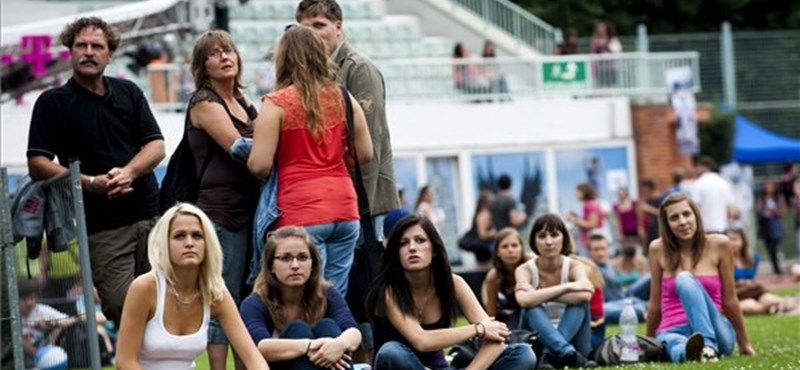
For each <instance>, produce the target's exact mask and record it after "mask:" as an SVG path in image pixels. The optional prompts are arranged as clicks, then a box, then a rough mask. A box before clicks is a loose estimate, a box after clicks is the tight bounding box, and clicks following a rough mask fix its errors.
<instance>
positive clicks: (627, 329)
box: [619, 299, 641, 363]
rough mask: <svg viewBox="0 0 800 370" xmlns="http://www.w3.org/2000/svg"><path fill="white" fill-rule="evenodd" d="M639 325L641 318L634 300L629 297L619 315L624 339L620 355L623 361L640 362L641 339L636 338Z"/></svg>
mask: <svg viewBox="0 0 800 370" xmlns="http://www.w3.org/2000/svg"><path fill="white" fill-rule="evenodd" d="M638 325H639V318H638V317H637V316H636V310H634V309H633V300H631V299H627V300H626V302H625V308H624V309H623V310H622V314H621V315H620V316H619V328H620V337H621V339H622V348H621V352H622V353H620V355H619V360H620V362H622V363H635V362H639V354H640V352H641V348H639V340H638V339H636V327H637V326H638Z"/></svg>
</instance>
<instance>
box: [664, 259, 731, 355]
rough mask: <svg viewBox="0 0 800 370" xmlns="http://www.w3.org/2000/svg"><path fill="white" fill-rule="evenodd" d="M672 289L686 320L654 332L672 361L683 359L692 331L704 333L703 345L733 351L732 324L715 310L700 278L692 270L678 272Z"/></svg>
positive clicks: (725, 352) (724, 353) (723, 352)
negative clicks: (690, 271)
mask: <svg viewBox="0 0 800 370" xmlns="http://www.w3.org/2000/svg"><path fill="white" fill-rule="evenodd" d="M675 292H676V293H677V295H678V298H679V299H680V300H681V305H683V307H684V310H685V311H686V317H687V318H688V319H689V322H688V323H686V324H682V325H677V326H673V327H671V328H667V329H664V330H662V331H660V332H658V333H656V339H658V340H660V341H662V342H664V345H665V346H666V347H667V353H668V354H669V357H670V359H671V360H672V362H683V361H686V338H687V337H688V336H690V335H692V333H695V332H699V333H700V334H701V335H703V340H704V341H705V345H706V346H710V347H712V348H714V349H716V350H717V352H719V353H720V354H722V355H726V356H727V355H730V354H731V353H733V347H734V345H735V344H736V333H735V332H734V331H733V326H732V325H731V323H730V322H729V321H728V319H727V318H726V317H725V316H724V315H723V314H722V313H721V312H719V310H717V307H716V306H714V302H712V301H711V297H709V296H708V293H707V292H706V290H705V289H703V286H702V285H701V284H700V282H699V281H697V279H696V278H695V277H694V276H693V275H692V274H690V273H688V272H686V271H683V272H680V273H678V275H677V277H676V278H675ZM687 307H689V308H690V309H687Z"/></svg>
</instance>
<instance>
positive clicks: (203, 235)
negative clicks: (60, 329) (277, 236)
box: [116, 203, 269, 370]
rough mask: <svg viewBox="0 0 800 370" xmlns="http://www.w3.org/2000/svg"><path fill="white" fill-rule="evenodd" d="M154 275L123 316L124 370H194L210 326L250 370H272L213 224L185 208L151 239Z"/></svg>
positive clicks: (133, 290)
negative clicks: (228, 281)
mask: <svg viewBox="0 0 800 370" xmlns="http://www.w3.org/2000/svg"><path fill="white" fill-rule="evenodd" d="M148 257H149V260H150V265H151V266H152V270H151V271H150V272H149V273H147V274H144V275H141V276H139V277H137V278H136V279H135V280H134V281H133V283H131V286H130V288H129V289H128V294H127V296H126V297H125V306H124V307H123V310H122V325H121V326H120V330H119V342H118V345H117V348H118V352H117V359H116V365H117V368H118V369H122V370H127V369H148V370H152V369H156V370H159V369H194V368H195V363H194V360H195V358H196V357H197V356H198V355H200V353H202V352H203V351H204V350H205V349H206V344H207V329H208V321H209V319H210V318H212V317H213V318H216V319H217V320H219V322H220V323H221V324H222V327H223V329H224V330H225V333H226V334H227V336H228V338H229V339H230V341H231V344H232V345H233V348H234V350H235V351H236V352H237V353H238V354H239V357H240V358H241V360H242V362H243V363H244V365H245V366H246V367H247V368H248V369H269V367H268V366H267V363H266V361H265V360H264V358H263V357H262V356H261V354H259V352H258V350H257V349H256V346H255V344H254V343H253V341H252V340H251V339H250V337H249V336H248V334H247V331H246V329H245V327H244V324H243V323H242V319H241V318H240V317H239V313H238V310H237V309H236V305H235V304H234V303H233V299H232V298H231V295H230V293H228V291H227V289H226V288H225V282H224V281H223V280H222V258H223V257H222V249H221V248H220V244H219V240H218V239H217V235H216V233H215V232H214V227H213V224H212V223H211V220H209V218H208V216H206V215H205V213H203V211H201V210H200V209H199V208H197V207H195V206H193V205H190V204H186V203H181V204H177V205H175V206H174V207H172V208H170V209H169V210H167V212H165V213H164V215H163V216H162V217H161V219H159V220H158V222H157V223H156V225H155V226H154V227H153V230H152V231H151V232H150V237H149V238H148Z"/></svg>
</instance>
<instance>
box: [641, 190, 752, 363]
mask: <svg viewBox="0 0 800 370" xmlns="http://www.w3.org/2000/svg"><path fill="white" fill-rule="evenodd" d="M658 223H659V229H660V232H661V237H660V238H659V239H656V240H654V241H653V242H652V243H651V244H650V271H651V273H652V279H651V282H650V304H649V305H648V312H647V335H648V336H654V335H655V336H656V338H658V339H659V340H661V341H663V342H664V345H665V346H666V348H667V353H668V354H669V356H670V359H671V360H672V361H673V362H684V361H703V362H706V361H711V362H714V361H717V360H718V358H719V356H720V355H726V356H728V355H730V354H731V353H733V347H734V344H735V342H738V344H739V353H741V354H742V355H745V356H751V355H754V354H755V350H753V346H752V345H750V339H749V338H748V336H747V331H746V330H745V327H744V321H743V319H742V311H741V309H740V308H739V300H738V298H736V286H735V284H734V280H733V252H732V251H731V247H730V242H729V241H728V238H727V237H726V236H724V235H705V232H704V230H703V221H702V219H701V218H700V213H699V211H698V210H697V206H696V205H695V204H694V202H692V201H691V200H690V199H689V198H688V197H686V195H684V194H682V193H672V194H670V195H669V196H667V198H666V199H664V201H663V202H662V203H661V206H660V207H659V214H658ZM687 308H688V309H687Z"/></svg>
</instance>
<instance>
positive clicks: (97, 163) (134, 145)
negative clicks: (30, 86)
mask: <svg viewBox="0 0 800 370" xmlns="http://www.w3.org/2000/svg"><path fill="white" fill-rule="evenodd" d="M104 79H105V83H106V87H107V90H108V91H107V92H106V94H105V95H104V96H99V95H97V94H95V93H93V92H91V91H89V90H86V89H85V88H83V87H81V86H80V85H78V84H77V83H76V82H74V81H73V80H72V79H70V80H69V81H68V82H67V83H66V84H64V85H63V86H61V87H58V88H54V89H50V90H47V91H45V92H44V93H43V94H42V95H41V96H40V97H39V98H38V99H37V100H36V104H35V105H34V107H33V116H32V117H31V127H30V132H29V135H28V152H27V156H28V158H31V157H35V156H40V155H41V156H45V157H47V158H49V159H54V158H56V157H57V158H58V161H59V163H61V164H62V165H64V166H67V165H68V164H69V161H70V160H72V159H79V160H80V162H81V172H82V173H84V174H87V175H103V174H106V173H107V172H108V171H109V170H110V169H112V168H114V167H123V166H125V165H126V164H127V163H128V162H130V160H131V159H132V158H133V157H134V156H135V155H136V154H138V153H139V151H140V150H141V149H142V147H143V146H144V145H145V144H147V143H148V142H150V141H152V140H163V139H164V137H163V136H162V135H161V130H160V129H159V127H158V124H157V123H156V119H155V117H153V112H151V111H150V107H149V106H148V104H147V100H146V99H145V97H144V94H143V93H142V91H141V90H140V89H139V88H138V87H137V86H136V85H135V84H134V83H132V82H130V81H126V80H120V79H116V78H112V77H105V78H104ZM132 187H133V192H132V193H130V194H127V195H124V196H121V197H119V198H116V199H113V200H109V199H108V198H107V197H106V196H105V195H100V194H94V193H90V192H87V191H84V193H83V197H84V206H85V209H86V224H87V229H88V232H89V234H92V233H94V232H98V231H103V230H110V229H114V228H117V227H122V226H125V225H130V224H132V223H135V222H138V221H141V220H145V219H149V218H153V217H155V216H156V215H157V214H158V183H157V182H156V178H155V175H154V174H153V173H152V172H150V173H148V174H146V175H143V176H141V177H139V178H138V179H136V180H134V181H133V184H132Z"/></svg>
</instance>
